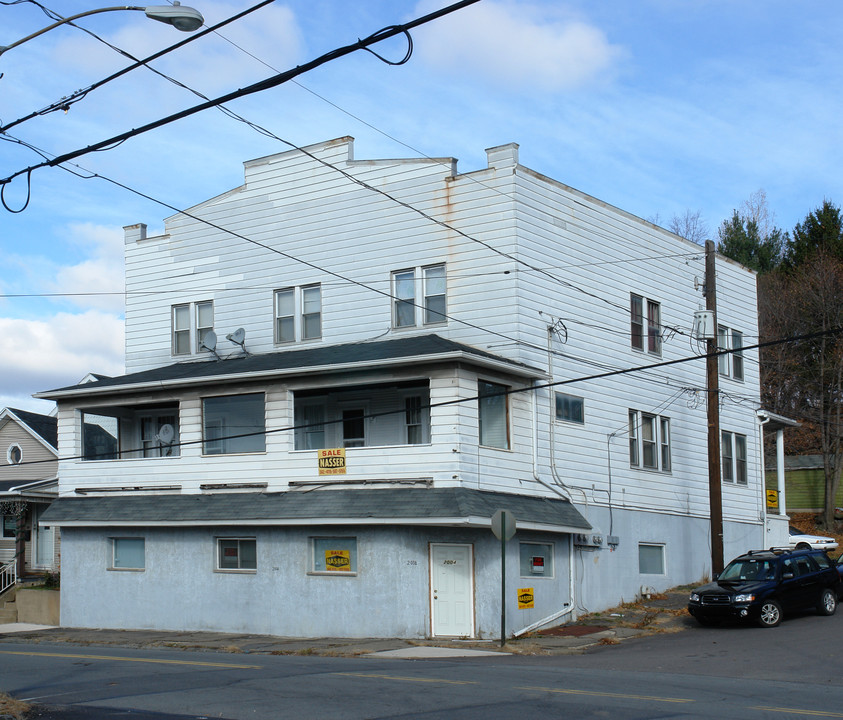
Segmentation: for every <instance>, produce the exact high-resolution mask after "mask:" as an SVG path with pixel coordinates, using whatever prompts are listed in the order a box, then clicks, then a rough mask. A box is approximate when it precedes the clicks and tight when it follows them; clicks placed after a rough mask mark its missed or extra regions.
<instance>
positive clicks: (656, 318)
mask: <svg viewBox="0 0 843 720" xmlns="http://www.w3.org/2000/svg"><path fill="white" fill-rule="evenodd" d="M629 316H630V324H629V327H630V344H631V345H632V347H633V348H634V349H635V350H642V351H645V350H646V351H647V352H648V353H650V354H651V355H661V352H662V327H661V306H660V305H659V303H657V302H656V301H655V300H648V299H647V298H645V297H641V296H640V295H635V294H630V296H629Z"/></svg>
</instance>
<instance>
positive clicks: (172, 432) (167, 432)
mask: <svg viewBox="0 0 843 720" xmlns="http://www.w3.org/2000/svg"><path fill="white" fill-rule="evenodd" d="M175 438H176V429H175V428H174V427H173V426H172V425H170V423H165V424H164V425H162V426H161V427H160V428H159V429H158V440H159V441H160V442H161V444H162V445H171V444H172V442H173V440H175Z"/></svg>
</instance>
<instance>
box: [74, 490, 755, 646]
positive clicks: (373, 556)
mask: <svg viewBox="0 0 843 720" xmlns="http://www.w3.org/2000/svg"><path fill="white" fill-rule="evenodd" d="M582 511H583V514H584V515H585V516H586V517H587V519H588V520H589V522H591V523H592V524H593V525H594V527H595V528H596V530H597V531H599V532H600V533H601V534H602V535H603V537H604V543H603V545H602V546H601V547H600V548H598V549H580V548H576V549H573V550H572V547H571V544H570V536H569V535H554V534H547V533H530V532H524V531H521V530H519V531H518V532H517V533H516V536H515V538H513V540H511V541H509V542H508V543H507V546H506V557H507V583H506V593H507V595H506V602H507V618H506V625H507V630H508V632H509V633H512V632H515V631H517V630H520V629H523V628H525V627H528V626H530V625H532V624H533V623H536V622H538V621H540V620H543V619H545V618H548V617H550V616H553V615H555V614H558V613H563V612H566V611H569V610H570V611H571V612H570V613H568V614H566V615H564V616H563V620H564V619H568V618H572V617H573V618H576V617H578V616H581V615H583V614H586V613H589V612H597V611H601V610H605V609H607V608H609V607H613V606H616V605H618V604H620V603H621V602H623V601H630V600H633V599H635V598H636V597H638V596H639V595H640V594H641V592H642V591H647V590H653V591H655V592H660V591H663V590H666V589H667V588H670V587H674V586H676V585H682V584H693V583H696V582H698V581H700V580H703V579H705V578H707V577H710V576H711V544H710V528H709V523H708V521H707V520H706V519H701V518H690V517H687V516H681V515H676V516H673V515H664V514H656V513H648V512H641V511H629V510H623V511H621V510H614V511H613V514H612V517H611V518H610V517H609V513H608V510H607V509H606V508H596V507H594V506H592V507H591V508H582ZM610 528H611V533H612V534H613V535H616V536H617V537H618V539H619V544H618V545H617V546H616V547H614V548H613V549H612V548H610V547H609V546H608V545H607V544H606V542H605V538H606V536H607V535H608V534H609V532H610ZM320 536H322V537H324V536H333V537H338V536H341V537H355V538H357V553H358V558H357V563H358V572H357V573H356V574H355V575H347V574H343V573H333V574H331V575H317V574H313V573H310V572H309V570H310V563H311V538H313V537H320ZM113 537H143V538H144V539H145V568H144V570H143V571H140V572H137V571H128V570H110V569H109V566H110V565H111V542H110V539H111V538H113ZM217 537H254V538H255V539H256V548H257V570H256V571H255V572H252V573H232V572H219V571H215V569H214V567H215V551H216V540H215V539H216V538H217ZM432 543H446V544H457V545H468V546H470V548H471V552H472V572H471V577H472V582H473V612H474V622H473V634H474V635H475V636H476V637H480V638H497V637H499V635H500V599H501V582H500V567H501V563H500V557H501V555H500V553H501V550H500V541H498V540H497V539H495V538H494V536H493V535H492V533H491V532H490V531H488V530H474V529H461V528H446V527H443V528H435V527H434V528H428V527H404V526H377V525H372V526H365V527H347V528H338V527H309V528H290V527H258V528H254V527H251V528H250V527H241V528H226V529H225V531H224V532H221V531H220V530H219V529H215V528H185V529H173V528H140V529H138V528H133V529H131V530H128V529H120V528H111V529H80V528H66V529H64V530H63V533H62V584H61V623H62V625H64V626H66V627H103V628H125V629H132V628H149V629H162V630H209V631H219V632H232V633H257V634H266V635H278V636H287V637H403V638H426V637H431V636H433V635H435V634H436V633H434V632H433V630H432V617H431V607H432V600H431V595H432V592H431V591H432V590H433V589H434V588H433V587H432V585H431V577H432V575H431V571H432V568H431V544H432ZM521 543H540V544H549V545H550V546H551V547H552V552H553V569H552V572H548V574H547V575H546V576H531V575H529V574H527V575H524V574H522V573H521V569H520V546H521ZM641 543H645V544H651V545H655V546H660V547H663V557H664V568H663V572H661V573H642V572H641V568H640V565H639V545H640V544H641ZM724 544H725V553H724V554H725V561H726V562H728V561H729V560H730V559H731V558H732V557H734V556H736V555H738V554H739V553H742V552H744V551H746V550H749V549H758V548H760V547H763V546H764V527H763V525H762V524H761V523H760V522H759V523H758V524H753V523H735V522H725V523H724ZM571 559H573V578H571V574H570V573H571V568H572V564H571ZM572 582H573V585H574V588H575V590H574V593H573V597H572V593H571V584H572ZM521 588H528V589H530V590H531V591H532V594H533V598H534V602H533V607H531V608H525V609H520V608H519V607H518V602H517V600H518V590H519V589H521ZM563 620H557V621H555V623H553V624H558V623H559V622H561V621H563Z"/></svg>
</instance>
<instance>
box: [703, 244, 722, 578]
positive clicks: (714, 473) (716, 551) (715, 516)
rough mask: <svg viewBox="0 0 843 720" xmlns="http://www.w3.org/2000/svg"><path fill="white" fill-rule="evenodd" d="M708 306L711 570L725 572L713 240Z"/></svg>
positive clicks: (707, 262) (708, 265)
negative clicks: (710, 317) (711, 328)
mask: <svg viewBox="0 0 843 720" xmlns="http://www.w3.org/2000/svg"><path fill="white" fill-rule="evenodd" d="M704 294H705V309H706V310H710V311H711V312H712V313H713V314H714V337H713V338H709V339H708V340H706V359H705V375H706V390H707V392H706V400H707V408H708V503H709V508H710V510H709V512H710V515H711V571H712V572H713V573H714V574H715V575H717V574H719V573H721V572H723V498H722V495H721V491H720V481H721V478H720V376H719V368H718V365H719V363H718V360H719V358H718V357H717V355H716V354H715V353H717V350H718V347H717V286H716V283H715V253H714V242H713V241H711V240H706V241H705V290H704Z"/></svg>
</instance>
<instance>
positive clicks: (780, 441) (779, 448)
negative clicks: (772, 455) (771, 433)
mask: <svg viewBox="0 0 843 720" xmlns="http://www.w3.org/2000/svg"><path fill="white" fill-rule="evenodd" d="M776 489H777V490H778V491H779V515H787V503H786V502H785V496H784V428H778V429H777V430H776Z"/></svg>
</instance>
